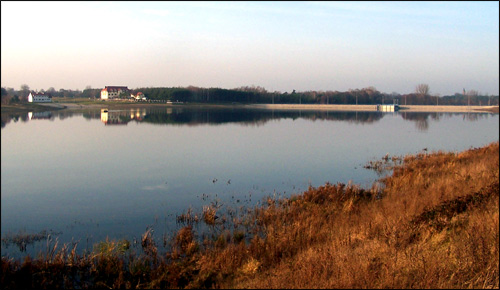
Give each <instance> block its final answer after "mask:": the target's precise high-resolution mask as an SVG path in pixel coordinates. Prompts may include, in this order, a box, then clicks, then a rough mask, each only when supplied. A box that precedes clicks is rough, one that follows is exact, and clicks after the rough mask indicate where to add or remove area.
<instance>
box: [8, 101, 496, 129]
mask: <svg viewBox="0 0 500 290" xmlns="http://www.w3.org/2000/svg"><path fill="white" fill-rule="evenodd" d="M457 115H459V116H462V119H463V120H464V121H477V120H479V119H483V118H488V116H490V115H494V114H493V113H471V112H466V113H443V112H433V113H430V112H405V111H398V112H390V113H387V112H361V111H352V112H351V111H312V110H260V109H233V108H229V109H222V108H217V109H214V108H204V109H200V108H193V107H177V108H172V107H168V108H144V107H142V108H131V109H124V110H109V109H100V110H99V109H97V110H96V109H88V110H85V111H73V110H58V111H45V112H29V113H28V114H22V113H10V114H2V118H1V126H2V128H4V127H5V126H6V125H7V124H8V123H9V122H11V121H13V122H17V121H19V120H21V121H23V122H26V121H34V120H54V118H59V119H60V120H63V119H66V118H71V117H73V116H83V117H84V118H85V119H87V120H92V119H100V120H101V122H102V123H103V124H104V125H127V124H128V123H129V122H131V121H135V122H138V123H141V122H144V123H149V124H156V125H188V126H197V125H220V124H228V123H236V124H240V125H244V126H261V125H264V124H265V123H267V122H269V121H273V120H279V119H292V120H297V119H306V120H311V121H317V120H320V121H343V122H349V123H355V124H371V123H375V122H378V121H380V120H381V119H382V118H384V117H385V116H401V118H402V119H403V120H405V121H411V122H415V126H416V128H417V129H418V130H419V131H427V130H428V129H429V120H430V119H432V120H433V121H439V120H440V119H441V118H443V117H445V116H447V117H451V116H457Z"/></svg>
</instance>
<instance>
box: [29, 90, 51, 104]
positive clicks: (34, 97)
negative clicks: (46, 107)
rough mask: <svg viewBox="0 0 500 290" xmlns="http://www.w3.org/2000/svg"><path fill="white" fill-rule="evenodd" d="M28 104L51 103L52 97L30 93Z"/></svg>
mask: <svg viewBox="0 0 500 290" xmlns="http://www.w3.org/2000/svg"><path fill="white" fill-rule="evenodd" d="M28 102H30V103H51V102H52V97H51V96H49V95H46V94H45V93H35V92H30V94H29V95H28Z"/></svg>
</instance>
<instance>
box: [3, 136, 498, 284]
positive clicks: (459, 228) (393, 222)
mask: <svg viewBox="0 0 500 290" xmlns="http://www.w3.org/2000/svg"><path fill="white" fill-rule="evenodd" d="M498 158H499V144H498V142H496V143H492V144H490V145H488V146H485V147H482V148H475V149H471V150H466V151H464V152H460V153H450V152H448V153H447V152H426V153H425V154H424V153H422V154H416V155H411V156H405V157H404V158H402V160H403V162H402V164H401V165H396V166H395V167H394V171H393V174H392V175H390V176H387V177H384V178H382V179H381V180H379V181H378V182H377V183H374V185H373V186H372V187H371V188H368V189H363V188H360V187H359V186H356V185H353V184H351V183H349V184H347V185H346V184H342V183H337V184H330V183H327V184H325V185H323V186H320V187H317V188H313V187H310V188H309V189H308V190H307V191H305V192H304V193H303V194H300V195H294V196H291V197H289V198H279V199H273V198H268V199H267V200H266V201H265V203H264V205H262V206H258V207H255V208H253V209H249V210H248V211H246V214H245V215H242V216H239V217H235V215H234V214H233V213H232V212H231V213H230V216H231V217H232V220H233V221H234V222H235V223H234V230H233V232H231V231H229V229H228V228H224V227H223V221H225V220H226V219H225V218H224V213H223V212H221V206H220V204H217V203H212V204H211V205H210V206H206V207H204V208H203V212H202V214H201V215H197V214H194V213H193V212H192V211H188V214H186V215H185V216H184V217H183V221H190V222H186V224H187V225H186V226H184V227H183V228H181V229H180V230H179V231H178V232H177V234H176V235H174V237H173V238H172V247H171V249H170V250H169V251H168V252H167V253H166V254H159V253H158V251H157V248H156V244H155V243H154V239H153V236H152V235H153V231H152V230H151V229H148V230H147V231H146V233H145V234H144V235H143V237H142V243H141V244H142V247H143V250H144V253H145V254H144V255H141V256H136V255H134V254H133V253H132V252H131V249H128V248H126V247H124V246H123V245H124V244H123V242H115V241H107V242H106V243H107V244H104V245H101V246H100V247H96V248H95V249H96V250H95V252H94V255H83V256H78V255H75V254H74V248H73V250H72V251H71V252H72V253H68V252H69V249H70V248H69V247H68V248H65V247H64V246H63V247H60V248H58V249H59V250H58V251H59V252H57V251H56V245H53V246H52V247H51V248H50V250H48V253H47V255H46V256H41V258H40V259H38V260H31V259H30V258H27V259H26V260H25V261H24V262H23V263H21V262H19V261H13V260H9V259H6V258H2V262H1V265H2V279H1V282H2V286H3V287H4V288H6V289H8V288H32V287H34V288H49V287H54V288H58V287H59V288H96V287H108V288H498V287H499V266H498V263H499V246H498V245H499V211H498V202H499V183H498V178H499V161H498ZM387 159H388V160H389V157H387ZM194 216H196V217H198V216H201V218H197V220H198V221H199V220H203V221H204V222H205V223H206V224H207V225H209V228H211V227H213V228H215V227H217V228H218V229H219V230H217V231H215V232H213V235H212V238H206V239H204V240H203V241H200V240H199V238H198V237H197V233H196V232H195V230H194V228H193V226H192V222H194V221H195V219H194ZM216 216H219V217H218V218H215V217H216ZM229 220H230V219H229ZM110 249H111V250H110ZM117 249H122V250H120V251H118V250H117ZM61 252H62V253H64V254H58V253H61ZM99 253H100V254H99ZM105 253H109V255H108V254H105ZM75 256H76V257H75Z"/></svg>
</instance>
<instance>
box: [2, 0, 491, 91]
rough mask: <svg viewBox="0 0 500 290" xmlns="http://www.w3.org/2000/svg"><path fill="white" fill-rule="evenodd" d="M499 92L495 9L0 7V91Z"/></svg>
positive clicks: (479, 5)
mask: <svg viewBox="0 0 500 290" xmlns="http://www.w3.org/2000/svg"><path fill="white" fill-rule="evenodd" d="M421 83H423V84H427V85H429V88H430V93H431V94H433V95H440V96H445V95H452V94H454V93H461V92H462V90H463V89H464V88H465V89H466V90H476V91H478V92H480V93H482V94H490V95H498V94H499V2H498V1H486V2H480V1H470V2H462V1H459V2H448V1H445V2H433V1H432V2H406V1H405V2H393V1H388V2H370V1H368V2H364V1H362V2H352V1H349V2H336V1H334V2H323V1H320V2H309V1H307V2H295V1H293V2H282V1H279V2H266V1H264V2H258V1H257V2H245V1H243V2H241V1H236V2H219V1H216V2H205V1H203V2H170V1H168V2H157V1H151V2H147V1H141V2H134V1H132V2H130V1H124V2H120V1H117V2H114V1H111V2H94V1H88V2H85V1H84V2H74V1H70V2H59V1H54V2H50V1H48V2H39V1H35V2H29V1H20V2H18V1H1V86H2V87H6V88H9V87H11V88H15V89H20V87H21V85H23V84H27V85H28V86H29V87H30V89H32V90H40V89H44V90H47V89H49V88H50V87H53V88H55V89H56V90H59V89H61V88H63V89H72V90H76V89H78V90H83V89H85V88H86V87H88V86H90V87H92V88H104V87H105V86H128V87H129V88H130V89H135V88H143V87H187V86H190V85H192V86H198V87H204V88H208V87H218V88H226V89H232V88H238V87H241V86H252V85H253V86H260V87H264V88H265V89H266V90H268V91H278V92H289V93H290V92H292V91H293V90H296V91H299V92H300V91H313V90H315V91H328V90H331V91H348V90H349V89H362V88H366V87H375V88H376V89H377V90H379V91H380V92H385V93H393V92H395V93H400V94H406V93H412V92H414V91H415V87H416V86H417V85H418V84H421Z"/></svg>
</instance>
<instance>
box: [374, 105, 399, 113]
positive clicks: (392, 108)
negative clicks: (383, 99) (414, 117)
mask: <svg viewBox="0 0 500 290" xmlns="http://www.w3.org/2000/svg"><path fill="white" fill-rule="evenodd" d="M398 110H399V105H398V104H390V105H377V111H382V112H395V111H398Z"/></svg>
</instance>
